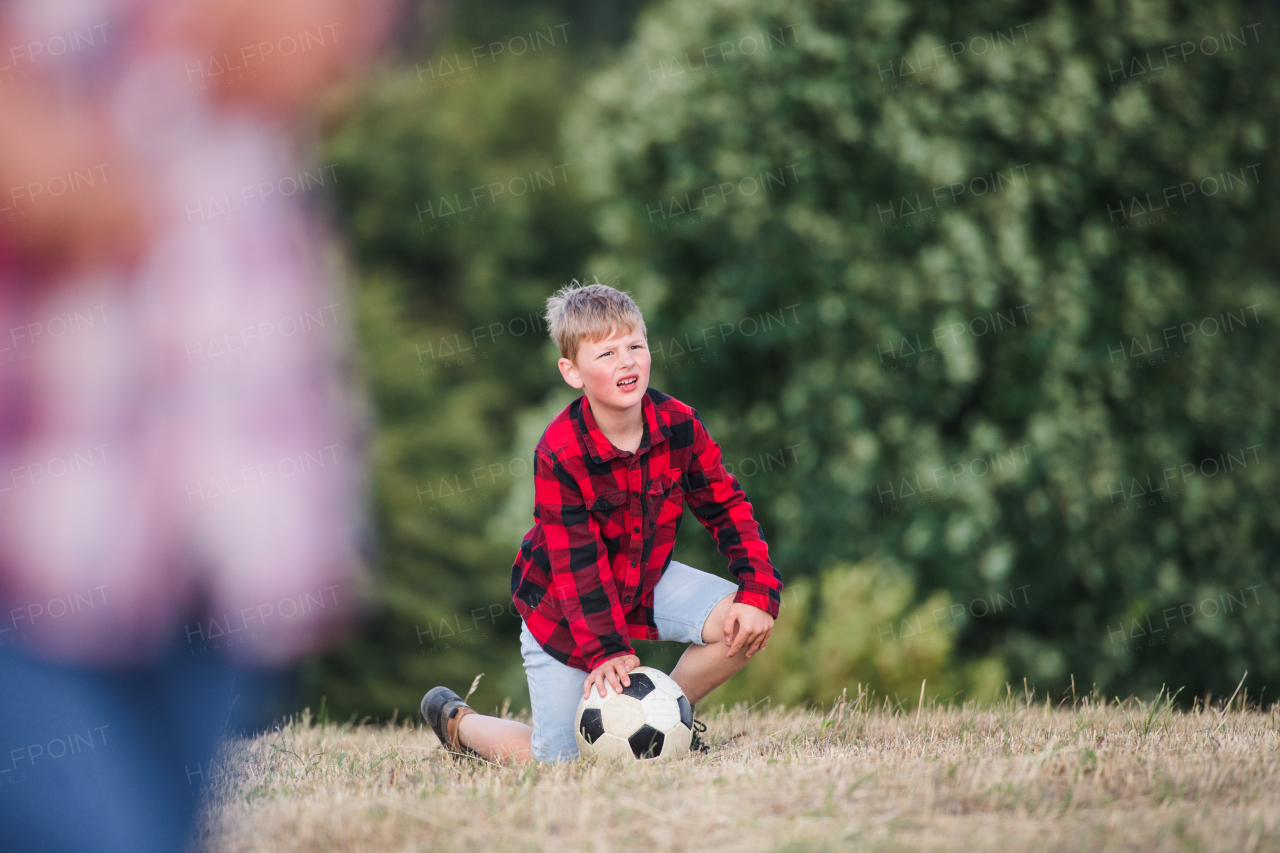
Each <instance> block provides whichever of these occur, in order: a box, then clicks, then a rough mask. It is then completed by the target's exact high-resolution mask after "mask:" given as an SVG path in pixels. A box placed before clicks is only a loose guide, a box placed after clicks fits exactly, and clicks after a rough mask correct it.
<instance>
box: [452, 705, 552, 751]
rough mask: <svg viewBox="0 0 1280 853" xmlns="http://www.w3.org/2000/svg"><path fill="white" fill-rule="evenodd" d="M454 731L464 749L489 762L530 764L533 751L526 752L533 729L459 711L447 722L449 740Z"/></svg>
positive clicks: (520, 724) (517, 723)
mask: <svg viewBox="0 0 1280 853" xmlns="http://www.w3.org/2000/svg"><path fill="white" fill-rule="evenodd" d="M459 727H460V728H459ZM455 731H456V732H457V734H458V739H459V740H460V741H461V742H462V745H463V746H466V747H469V748H470V749H473V750H475V751H476V752H478V753H480V755H481V756H482V757H484V758H485V759H487V760H489V761H493V762H498V763H501V762H505V761H510V762H512V763H514V764H527V763H529V762H530V761H532V760H533V751H532V750H531V749H530V748H529V739H530V738H531V737H532V736H533V729H532V728H530V727H529V726H526V725H525V724H524V723H521V722H518V721H516V720H504V719H502V718H501V717H486V716H485V715H484V714H463V713H462V712H461V711H459V712H458V714H457V715H456V716H454V718H453V719H451V720H449V735H450V737H452V736H453V735H454V733H455Z"/></svg>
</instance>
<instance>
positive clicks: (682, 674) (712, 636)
mask: <svg viewBox="0 0 1280 853" xmlns="http://www.w3.org/2000/svg"><path fill="white" fill-rule="evenodd" d="M732 604H733V594H732V593H731V594H729V595H726V596H725V597H724V598H722V599H720V603H718V604H717V605H716V606H715V608H714V609H713V610H712V611H711V615H710V616H708V617H707V621H706V622H704V623H703V625H702V640H703V642H705V643H706V645H705V646H699V645H693V644H690V646H689V648H687V649H685V650H684V654H683V655H681V656H680V662H679V663H677V664H676V668H675V670H673V671H672V673H671V677H672V678H674V679H675V682H676V684H679V685H680V689H681V690H683V691H684V695H685V697H686V698H687V699H688V700H689V703H690V704H692V705H696V704H697V703H698V702H700V701H701V700H702V698H703V697H705V696H706V695H707V694H708V693H710V692H711V691H712V690H715V689H716V688H717V687H719V686H720V685H721V684H724V683H725V682H726V681H728V680H729V679H730V678H732V677H733V676H734V675H735V674H737V672H738V670H740V669H742V668H743V667H744V666H746V664H747V654H746V651H745V650H744V649H739V650H738V653H737V654H735V655H734V656H733V657H727V655H728V653H729V647H728V646H726V645H725V642H724V620H725V616H726V615H727V614H728V612H729V607H730V606H732Z"/></svg>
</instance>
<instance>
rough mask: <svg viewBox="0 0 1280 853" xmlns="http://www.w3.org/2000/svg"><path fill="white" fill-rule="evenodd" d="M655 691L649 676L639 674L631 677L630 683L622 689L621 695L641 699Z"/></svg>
mask: <svg viewBox="0 0 1280 853" xmlns="http://www.w3.org/2000/svg"><path fill="white" fill-rule="evenodd" d="M657 689H658V688H656V687H654V686H653V681H652V680H651V679H650V678H649V676H647V675H645V674H644V673H641V674H640V675H633V676H631V683H630V684H628V685H627V686H626V687H624V688H622V695H623V696H633V697H635V698H636V699H643V698H644V697H646V696H648V695H649V694H650V693H652V692H653V691H655V690H657Z"/></svg>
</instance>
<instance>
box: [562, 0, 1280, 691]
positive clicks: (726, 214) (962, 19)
mask: <svg viewBox="0 0 1280 853" xmlns="http://www.w3.org/2000/svg"><path fill="white" fill-rule="evenodd" d="M1255 23H1258V24H1259V25H1258V26H1256V27H1255V26H1252V25H1253V24H1255ZM1228 32H1229V33H1231V34H1232V38H1231V39H1226V38H1225V34H1226V33H1228ZM1276 33H1277V28H1276V21H1275V18H1274V17H1273V16H1272V14H1271V12H1270V11H1268V10H1266V9H1263V8H1262V7H1259V6H1257V5H1250V4H1244V3H1230V2H1222V3H1214V4H1195V3H1176V2H1155V3H1143V4H1137V3H1109V2H1096V3H1095V2H1079V3H1067V2H1057V3H1052V4H1047V5H1046V4H1038V3H1014V2H995V3H985V4H949V3H940V2H926V3H916V4H903V3H899V2H892V0H875V1H874V2H867V3H836V2H826V0H811V2H802V1H801V0H781V2H779V0H768V2H765V0H711V2H706V3H697V4H690V3H681V2H667V3H664V4H662V5H661V6H659V7H657V8H655V9H653V10H652V11H651V13H650V14H648V15H647V16H646V17H645V18H643V19H642V21H641V23H640V26H639V28H638V32H637V34H636V37H635V38H634V39H633V41H632V43H631V44H630V46H629V47H628V49H627V51H626V53H625V55H624V56H623V57H622V58H621V59H620V60H619V62H617V63H616V65H614V66H613V67H612V68H610V69H609V70H608V71H607V72H605V73H603V74H601V75H599V76H598V77H597V78H596V79H594V80H592V81H591V83H590V85H589V86H588V88H587V92H586V95H585V97H584V98H583V99H582V102H581V104H580V105H579V107H578V108H577V109H576V111H575V112H574V113H573V114H572V115H571V116H570V117H569V119H568V120H567V121H566V124H565V138H566V140H567V143H566V144H567V147H568V154H567V155H566V159H567V160H569V161H571V162H573V163H574V164H575V168H577V167H578V164H581V169H582V171H584V172H585V175H586V181H585V189H586V192H587V193H588V196H589V200H590V201H591V202H592V204H593V214H592V222H593V223H594V226H595V231H596V234H597V235H598V238H599V240H600V242H601V244H602V247H603V248H602V249H601V251H600V252H599V253H598V254H597V255H596V256H595V257H594V258H593V259H592V262H591V264H590V267H591V269H593V270H595V271H599V272H600V273H601V275H602V276H615V275H616V276H618V277H619V278H620V280H621V281H622V282H624V283H625V284H626V286H628V287H629V288H631V289H632V290H633V292H635V293H636V294H637V296H638V297H639V298H640V300H641V302H642V306H643V307H644V308H645V309H646V311H647V312H648V316H651V317H652V318H653V324H652V325H653V326H654V328H655V329H656V330H660V332H661V334H660V335H656V336H655V338H656V339H657V340H659V341H666V340H667V338H669V337H671V336H673V335H674V336H676V337H677V338H678V340H677V341H676V342H675V344H674V348H673V344H672V343H670V342H667V343H666V344H665V346H666V347H667V349H666V350H665V351H664V353H663V354H662V356H661V357H660V356H659V355H655V359H657V360H659V361H661V362H662V365H663V366H665V367H670V368H671V369H669V370H665V371H663V372H658V371H655V378H654V384H655V385H658V386H659V387H661V388H662V389H663V390H665V391H667V392H669V393H674V394H676V395H677V396H679V397H681V398H683V399H686V400H690V401H692V402H694V404H695V405H696V406H697V407H698V408H699V410H700V411H701V412H702V414H703V416H704V418H705V419H706V421H707V423H708V424H709V426H710V429H711V432H712V434H713V435H715V436H717V437H718V438H719V439H721V441H722V442H723V443H724V444H725V449H726V457H727V458H742V459H750V458H755V459H757V460H759V462H760V468H761V470H762V471H763V470H765V469H768V472H767V473H762V474H761V475H760V476H759V477H757V478H755V479H753V480H751V481H749V482H746V486H747V489H748V491H749V492H750V493H751V495H752V497H753V498H754V499H755V500H756V505H757V508H758V509H759V510H760V512H761V517H762V519H763V523H764V527H765V530H766V531H767V533H768V534H769V538H770V544H771V547H772V550H773V553H774V555H775V557H776V560H777V562H778V564H779V565H780V566H781V567H782V569H783V572H784V574H785V575H786V576H787V577H789V578H792V579H794V578H798V577H803V576H808V575H812V574H814V573H815V572H817V571H819V570H821V569H822V568H824V567H827V566H830V565H833V564H835V563H837V562H844V561H851V562H857V561H862V560H867V559H885V560H894V561H897V562H899V563H900V564H901V565H902V566H904V567H905V569H906V571H907V575H908V577H909V578H910V580H911V582H912V584H913V585H914V589H915V590H916V593H915V594H916V595H917V596H920V597H926V598H927V597H928V596H930V595H932V594H933V591H935V590H946V591H947V592H949V594H950V595H951V597H952V598H953V599H955V600H956V601H958V602H975V603H976V602H978V601H988V602H989V601H992V600H994V598H995V597H996V596H997V595H1004V596H1006V597H1008V594H1009V592H1011V591H1012V590H1014V589H1018V588H1021V589H1023V593H1024V594H1023V595H1022V597H1021V598H1020V599H1019V606H1016V607H1005V608H1003V609H1002V610H1001V611H1000V612H998V613H997V612H986V613H982V614H980V615H975V614H973V613H972V612H971V613H970V616H972V617H973V618H967V619H966V621H965V622H964V624H963V626H962V627H961V630H960V631H959V634H958V636H957V638H956V650H957V654H958V655H959V657H960V659H962V660H969V661H979V660H983V659H985V658H986V657H987V656H989V655H999V656H1000V657H1001V658H1002V659H1003V660H1004V661H1005V662H1006V665H1007V667H1008V671H1009V673H1010V674H1011V676H1012V677H1014V678H1015V679H1020V678H1021V677H1022V676H1023V675H1026V676H1029V678H1030V679H1031V682H1032V683H1033V684H1036V683H1038V684H1040V685H1041V687H1042V688H1049V689H1053V690H1055V691H1061V690H1064V689H1066V688H1067V686H1068V683H1069V679H1070V677H1071V676H1072V675H1073V674H1074V676H1075V679H1076V681H1077V682H1082V683H1085V684H1087V683H1088V682H1090V681H1094V682H1097V683H1098V684H1099V685H1100V686H1102V687H1103V688H1104V689H1106V690H1108V691H1150V692H1154V691H1155V689H1156V687H1157V686H1158V685H1159V684H1160V683H1161V682H1168V683H1170V684H1173V685H1186V686H1187V688H1188V690H1187V691H1186V693H1185V694H1184V695H1193V694H1196V693H1203V692H1204V691H1214V692H1216V693H1219V694H1221V693H1222V692H1223V691H1227V692H1229V691H1230V690H1231V689H1232V687H1233V686H1234V685H1235V683H1236V681H1237V680H1238V679H1239V677H1240V673H1241V670H1242V669H1244V668H1245V667H1246V666H1247V667H1248V668H1249V670H1250V672H1251V675H1250V681H1251V683H1252V684H1254V689H1255V690H1256V689H1257V688H1258V686H1259V684H1271V685H1275V683H1276V679H1277V678H1280V658H1278V657H1277V651H1278V650H1280V645H1278V643H1277V639H1278V638H1277V631H1278V630H1280V628H1278V627H1277V626H1280V620H1277V619H1276V618H1275V614H1276V610H1275V608H1276V592H1277V589H1276V582H1275V577H1276V564H1275V560H1276V556H1275V555H1276V554H1277V550H1278V549H1277V545H1278V543H1277V535H1276V534H1277V526H1278V525H1280V492H1278V490H1277V480H1276V473H1275V471H1276V468H1275V463H1274V461H1273V460H1272V458H1271V454H1273V453H1274V451H1275V448H1276V443H1275V438H1276V436H1277V419H1276V409H1277V403H1280V384H1278V383H1277V379H1276V374H1275V370H1274V367H1273V366H1274V365H1275V364H1277V363H1278V361H1280V359H1278V356H1280V353H1278V352H1277V344H1278V343H1280V337H1277V335H1276V334H1275V316H1276V312H1277V309H1278V308H1280V304H1278V303H1277V298H1276V275H1275V270H1276V268H1277V260H1278V258H1277V245H1278V244H1277V242H1276V240H1275V238H1274V235H1275V234H1276V233H1277V230H1278V229H1280V221H1278V219H1277V211H1278V207H1277V204H1276V201H1277V194H1276V192H1275V189H1274V187H1275V183H1274V180H1275V179H1274V177H1272V176H1273V175H1274V173H1275V172H1274V170H1275V165H1276V164H1275V162H1274V160H1275V155H1274V153H1273V152H1274V150H1275V141H1276V139H1277V137H1278V136H1280V108H1278V107H1280V104H1277V97H1278V95H1280V67H1278V62H1280V59H1278V56H1280V55H1278V54H1277V53H1276V51H1275V50H1273V49H1272V46H1271V44H1272V42H1271V40H1272V39H1274V38H1275V37H1276V36H1275V34H1276ZM1206 39H1212V41H1206ZM1188 42H1190V43H1192V45H1193V48H1192V49H1190V50H1188V51H1184V50H1183V48H1182V45H1184V44H1186V43H1188ZM957 44H959V45H962V46H963V50H961V48H959V47H956V45H957ZM1215 44H1217V45H1218V46H1219V47H1218V49H1217V50H1216V51H1215V50H1214V49H1213V47H1214V45H1215ZM726 45H727V47H725V46H726ZM762 45H763V47H762ZM1169 45H1173V46H1175V47H1174V48H1173V49H1172V56H1170V51H1169V50H1166V47H1167V46H1169ZM753 46H754V48H753ZM765 47H767V48H768V49H765ZM1228 47H1229V48H1230V49H1229V50H1228V49H1227V48H1228ZM1151 66H1156V67H1155V68H1154V69H1152V67H1151ZM1228 176H1230V178H1228ZM1188 185H1190V186H1191V189H1190V190H1186V189H1185V188H1186V187H1187V186H1188ZM1215 187H1216V190H1215ZM1166 188H1173V189H1172V190H1168V191H1167V190H1166ZM731 191H732V192H731ZM1152 208H1156V209H1155V210H1152ZM752 318H754V320H755V321H756V322H757V323H758V326H751V325H750V324H747V325H745V326H744V323H745V322H746V321H747V320H749V319H752ZM770 318H772V319H770ZM784 319H785V320H793V321H792V322H785V323H784V322H782V320H784ZM722 324H723V325H722ZM1188 326H1190V327H1191V328H1192V331H1190V332H1185V331H1184V330H1185V329H1187V327H1188ZM722 330H723V331H722ZM1170 330H1172V331H1170ZM686 335H687V336H688V338H687V341H688V343H687V344H686V337H685V336H686ZM699 344H702V346H703V349H702V350H701V351H698V352H696V353H695V352H694V351H693V348H694V347H695V346H697V345H699ZM677 350H678V351H679V352H678V354H677V355H676V356H675V357H672V356H671V353H672V352H675V351H677ZM781 448H793V449H794V452H793V453H790V454H789V455H788V457H787V461H788V463H789V464H785V465H782V464H776V463H773V462H771V461H770V457H769V456H768V454H774V457H775V458H776V457H777V455H778V451H779V450H780V449H781ZM792 459H794V463H793V464H790V463H791V460H792ZM1211 463H1212V464H1211ZM1214 466H1218V470H1216V471H1215V468H1214ZM1224 466H1225V468H1229V469H1230V470H1224V469H1223V467H1224ZM1188 468H1190V469H1191V473H1187V469H1188ZM1170 472H1172V473H1170ZM744 482H745V481H744ZM1229 595H1231V596H1234V598H1228V596H1229ZM1246 597H1247V603H1246V604H1241V603H1239V602H1241V601H1243V600H1244V599H1245V598H1246ZM1023 599H1025V603H1023ZM1188 606H1190V607H1191V609H1192V610H1193V611H1194V612H1193V613H1191V614H1189V615H1187V614H1186V608H1187V607H1188ZM967 609H971V610H972V609H980V608H967ZM1171 611H1172V617H1170V615H1169V614H1170V612H1171ZM851 642H853V641H851ZM856 642H865V640H857V641H856ZM797 648H799V647H797ZM797 666H808V667H815V668H816V667H825V666H826V661H825V660H824V659H823V658H821V657H818V656H815V657H814V658H812V659H811V660H807V662H805V661H802V660H801V659H797V660H795V661H793V662H791V664H790V666H789V667H786V668H784V669H786V670H787V672H788V673H789V674H787V675H783V674H779V675H778V681H777V682H776V683H775V682H771V681H770V680H769V679H763V680H759V679H757V680H754V681H751V682H750V684H751V685H752V686H751V691H753V692H752V694H751V695H763V693H766V692H769V691H775V690H778V691H782V693H783V694H785V695H796V696H800V695H806V696H809V697H810V698H819V697H818V695H817V694H814V693H813V692H812V690H811V689H810V688H809V687H807V686H806V687H801V686H797V685H799V684H800V683H801V682H803V683H805V684H808V683H809V678H810V676H803V677H802V676H801V675H800V674H797V673H795V672H794V670H793V668H792V667H797ZM859 673H862V670H861V669H860V667H858V666H854V667H851V668H850V669H849V670H848V675H847V676H846V677H848V678H852V677H856V676H857V675H858V674H859ZM813 677H814V678H816V676H813ZM861 677H863V678H864V680H866V679H870V678H872V675H871V674H870V670H869V671H868V672H867V673H864V674H862V676H861ZM882 677H887V675H884V676H882ZM912 678H915V675H913V676H912ZM788 679H793V680H795V682H796V684H795V685H793V684H792V681H789V680H788ZM833 688H834V684H831V685H823V686H822V688H821V689H822V690H825V691H826V692H827V693H830V691H831V690H832V689H833ZM814 689H816V688H814ZM1272 692H1274V689H1273V690H1272ZM743 695H744V696H745V695H746V694H743ZM827 698H828V699H829V696H828V697H827Z"/></svg>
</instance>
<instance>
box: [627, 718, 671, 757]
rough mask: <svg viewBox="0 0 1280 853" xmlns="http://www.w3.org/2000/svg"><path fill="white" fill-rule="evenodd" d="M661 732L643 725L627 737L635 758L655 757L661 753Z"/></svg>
mask: <svg viewBox="0 0 1280 853" xmlns="http://www.w3.org/2000/svg"><path fill="white" fill-rule="evenodd" d="M662 741H663V735H662V732H660V731H658V730H657V729H655V728H654V727H653V726H650V725H647V724H646V725H643V726H641V727H640V728H639V729H637V730H636V733H635V734H633V735H632V736H631V737H629V738H627V743H629V744H631V751H632V752H633V753H635V756H636V758H657V757H658V756H659V755H661V754H662Z"/></svg>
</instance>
